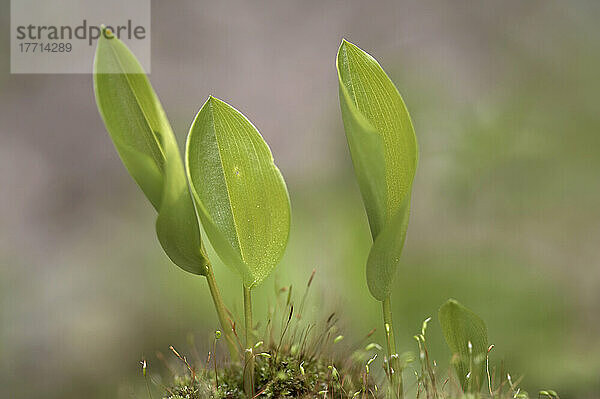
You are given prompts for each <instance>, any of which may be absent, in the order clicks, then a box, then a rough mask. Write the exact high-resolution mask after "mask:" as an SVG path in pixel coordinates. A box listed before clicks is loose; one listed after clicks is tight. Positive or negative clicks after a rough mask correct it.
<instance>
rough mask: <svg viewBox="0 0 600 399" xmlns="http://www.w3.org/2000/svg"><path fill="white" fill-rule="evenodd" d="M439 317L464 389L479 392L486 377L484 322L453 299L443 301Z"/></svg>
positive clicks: (485, 331)
mask: <svg viewBox="0 0 600 399" xmlns="http://www.w3.org/2000/svg"><path fill="white" fill-rule="evenodd" d="M438 317H439V319H440V324H441V326H442V331H443V333H444V338H445V339H446V343H447V344H448V347H449V348H450V350H451V351H452V354H453V356H454V357H455V359H454V360H455V361H454V367H455V370H456V374H458V379H459V381H460V385H461V386H462V388H463V391H465V392H479V390H480V389H481V387H482V386H483V383H484V381H485V379H484V378H485V361H486V356H487V350H488V345H487V329H486V327H485V323H484V322H483V320H481V318H479V316H477V315H476V314H475V313H473V312H472V311H470V310H469V309H467V308H465V307H464V306H463V305H461V304H460V303H458V302H457V301H456V300H454V299H449V300H448V301H447V302H446V303H445V304H444V305H442V307H441V308H440V311H439V314H438ZM467 376H469V377H468V378H467Z"/></svg>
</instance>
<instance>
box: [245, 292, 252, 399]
mask: <svg viewBox="0 0 600 399" xmlns="http://www.w3.org/2000/svg"><path fill="white" fill-rule="evenodd" d="M244 320H245V328H246V351H245V354H246V356H245V367H244V392H246V396H247V397H248V398H252V397H253V396H254V354H253V353H252V349H253V348H252V346H253V345H254V343H253V342H252V296H251V292H250V288H246V286H244Z"/></svg>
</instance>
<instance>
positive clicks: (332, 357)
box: [94, 28, 555, 399]
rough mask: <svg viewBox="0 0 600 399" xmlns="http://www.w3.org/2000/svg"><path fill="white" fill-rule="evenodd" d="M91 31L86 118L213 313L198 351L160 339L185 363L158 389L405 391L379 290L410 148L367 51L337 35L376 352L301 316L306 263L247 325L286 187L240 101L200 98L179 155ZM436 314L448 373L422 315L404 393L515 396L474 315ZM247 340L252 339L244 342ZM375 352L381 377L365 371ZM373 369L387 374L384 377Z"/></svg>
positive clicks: (137, 73) (385, 81)
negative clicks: (229, 278)
mask: <svg viewBox="0 0 600 399" xmlns="http://www.w3.org/2000/svg"><path fill="white" fill-rule="evenodd" d="M101 33H102V34H101V35H99V38H98V45H97V49H96V56H95V60H94V91H95V95H96V102H97V104H98V109H99V111H100V115H101V116H102V119H103V120H104V123H105V125H106V129H107V130H108V133H109V134H110V137H111V138H112V141H113V143H114V145H115V148H116V149H117V152H118V153H119V155H120V157H121V160H122V162H123V164H124V165H125V167H126V168H127V170H128V171H129V173H130V174H131V176H132V177H133V179H134V180H135V181H136V183H137V184H138V185H139V187H140V188H141V190H142V192H143V193H144V195H145V196H146V198H147V199H148V201H149V202H150V204H151V205H152V206H153V208H154V209H155V210H156V213H157V217H156V234H157V237H158V241H159V242H160V245H161V246H162V248H163V249H164V252H165V253H166V255H167V256H168V257H169V259H170V260H171V261H172V262H173V263H174V264H175V265H177V266H179V267H180V268H181V269H183V270H185V271H187V272H189V273H192V274H194V275H198V276H202V277H203V278H205V279H206V282H207V285H208V289H209V291H210V294H211V298H212V301H213V304H214V308H215V310H216V313H217V316H218V319H219V323H220V330H219V331H218V332H217V333H216V334H215V337H214V342H213V347H212V350H211V351H210V352H209V358H208V361H204V362H203V361H202V360H201V359H195V360H188V358H187V357H186V356H185V355H182V354H181V353H180V352H179V351H177V350H176V349H175V348H173V347H171V352H172V353H173V354H174V355H175V357H176V358H177V359H178V361H180V363H181V364H183V365H185V367H184V368H183V372H181V373H178V374H177V375H179V376H178V377H176V378H175V381H174V382H173V383H172V384H170V385H169V386H166V387H164V392H166V393H165V395H166V397H168V398H171V399H181V398H207V397H210V398H238V397H239V398H253V397H267V398H292V397H294V398H298V397H323V398H328V397H332V398H334V397H342V398H357V397H359V398H368V397H383V396H389V397H393V398H402V397H403V396H404V393H405V391H406V390H407V386H406V384H405V383H404V381H403V378H402V377H403V371H404V370H405V368H406V367H407V366H408V365H409V364H411V362H412V361H413V360H414V356H412V355H411V354H410V353H403V354H401V353H398V351H397V349H396V342H395V331H394V324H393V321H392V305H391V294H392V286H393V285H392V284H393V280H394V276H395V274H396V269H397V267H398V265H399V263H400V259H401V253H402V248H403V246H404V240H405V237H406V231H407V227H408V219H409V212H410V203H411V191H412V183H413V179H414V176H415V172H416V168H417V159H418V148H417V140H416V137H415V133H414V129H413V125H412V122H411V119H410V116H409V114H408V111H407V109H406V106H405V104H404V101H403V100H402V97H401V96H400V94H399V92H398V90H397V89H396V87H395V86H394V84H393V83H392V81H391V80H390V79H389V77H388V76H387V75H386V73H385V72H384V70H383V69H382V68H381V66H380V65H379V64H378V63H377V61H376V60H375V59H374V58H373V57H372V56H370V55H369V54H367V53H366V52H364V51H363V50H361V49H360V48H358V47H357V46H355V45H354V44H351V43H349V42H347V41H345V40H343V41H342V43H341V46H340V48H339V51H338V54H337V58H336V65H337V73H338V80H339V100H340V107H341V114H342V120H343V123H344V128H345V132H346V138H347V141H348V147H349V149H350V155H351V157H352V162H353V165H354V171H355V174H356V178H357V181H358V185H359V188H360V192H361V194H362V198H363V201H364V207H365V210H366V213H367V217H368V220H369V226H370V230H371V237H372V245H371V249H370V252H369V256H368V259H367V261H366V283H367V286H368V288H369V291H370V292H371V294H372V296H373V297H374V299H376V300H377V301H379V302H381V307H382V315H383V323H382V328H383V331H384V336H385V339H386V345H385V347H386V351H385V352H384V353H379V351H380V350H382V346H380V345H379V344H377V343H375V342H369V341H370V339H371V334H372V333H373V331H371V332H370V333H369V334H368V335H367V336H366V338H365V339H363V340H360V341H358V342H354V343H353V344H351V345H350V344H347V343H348V342H351V341H349V340H348V339H344V336H343V335H342V334H340V333H339V331H338V329H339V328H338V326H337V316H336V315H335V314H332V315H330V316H329V317H327V318H326V319H325V320H323V321H322V322H321V323H310V322H307V321H306V320H304V319H303V318H302V313H303V310H302V309H303V308H304V306H305V302H306V298H307V296H306V292H308V289H309V288H310V285H311V282H312V280H313V276H314V273H313V275H311V277H310V279H309V282H308V284H307V285H306V292H305V294H304V295H303V296H302V299H301V301H300V303H299V305H298V307H296V308H295V307H294V305H295V303H294V299H293V296H292V294H291V291H292V290H291V287H290V288H289V289H287V290H284V291H287V293H288V297H287V300H286V301H284V305H283V307H282V308H281V309H279V311H280V312H281V322H280V323H276V320H275V319H276V318H277V316H276V313H269V319H268V320H267V322H266V323H261V324H262V325H266V327H265V330H264V331H263V335H262V336H261V335H260V334H259V333H258V332H257V331H256V326H257V323H256V322H255V321H254V320H253V312H252V290H253V289H254V288H255V287H257V286H259V285H260V284H261V283H262V282H263V281H264V279H265V278H266V277H267V276H269V274H270V273H271V272H272V271H273V269H274V268H275V267H276V266H277V264H278V263H279V262H280V260H281V258H282V256H283V253H284V251H285V248H286V246H287V242H288V236H289V232H290V200H289V195H288V191H287V188H286V185H285V182H284V179H283V177H282V175H281V173H280V171H279V169H278V168H277V166H276V165H275V163H274V160H273V156H272V154H271V151H270V149H269V147H268V145H267V144H266V143H265V141H264V140H263V138H262V136H261V135H260V133H259V131H258V130H257V128H256V127H255V126H254V125H253V124H252V123H251V122H250V121H249V120H248V119H247V118H246V117H245V116H244V115H243V114H242V113H241V112H240V111H238V110H237V109H235V108H234V107H232V106H231V105H229V104H227V103H225V102H224V101H221V100H219V99H217V98H215V97H213V96H208V98H207V100H206V102H205V103H204V104H203V105H202V107H201V108H200V110H199V111H198V113H197V114H196V117H195V118H194V120H193V122H192V124H191V127H190V130H189V134H188V137H187V141H186V146H185V154H184V158H183V160H182V157H181V154H180V151H179V146H178V144H177V142H176V140H175V135H174V134H173V131H172V129H171V125H170V123H169V120H168V119H167V116H166V114H165V112H164V110H163V108H162V105H161V103H160V101H159V99H158V97H157V95H156V93H155V92H154V90H153V88H152V86H151V84H150V82H149V80H148V78H147V76H146V74H145V73H144V70H143V69H142V67H141V66H140V64H139V62H138V61H137V59H136V57H135V56H134V55H133V54H132V53H131V52H130V51H129V49H128V48H127V47H126V46H125V44H123V43H122V42H121V41H120V40H119V39H118V38H117V37H115V35H113V33H112V32H111V30H110V29H108V28H103V29H102V32H101ZM201 231H203V232H204V237H203V236H201ZM206 239H208V242H210V245H211V246H212V248H213V249H214V252H215V253H216V255H217V256H218V257H219V258H220V260H221V261H222V262H223V263H224V264H225V265H227V266H228V267H230V268H231V269H232V270H234V271H235V272H237V274H238V275H239V284H240V286H241V291H242V298H243V304H244V305H243V311H244V323H243V325H244V334H238V332H237V331H236V327H235V326H236V325H237V324H236V322H235V320H234V318H233V317H232V314H231V313H230V312H229V311H228V309H227V307H226V305H225V302H224V301H223V298H222V297H221V294H220V291H219V288H218V285H217V282H216V280H215V276H214V273H213V266H212V264H213V262H211V259H210V258H209V256H208V255H207V251H206V247H205V244H206ZM294 316H295V317H294ZM439 319H440V323H441V326H442V330H443V333H444V337H445V338H446V341H447V343H448V346H449V347H450V349H451V351H452V353H453V361H452V365H453V367H454V370H455V372H456V378H455V377H452V374H450V377H449V378H447V379H445V380H444V381H442V379H441V378H440V377H439V376H437V369H436V366H435V361H430V357H429V354H428V352H427V348H426V345H425V327H426V324H424V326H423V329H422V332H421V334H419V335H417V336H416V338H417V341H418V349H419V359H420V362H419V364H420V369H418V368H413V369H412V373H407V374H411V375H414V377H415V378H414V384H412V385H411V386H410V389H411V390H412V391H414V392H415V393H416V395H417V397H419V396H420V395H426V397H427V398H438V397H439V398H445V397H457V396H461V395H462V394H463V393H465V394H468V395H471V397H478V396H481V395H482V394H481V393H480V392H481V391H482V390H483V387H484V386H486V385H487V388H488V389H487V392H488V395H489V396H492V397H508V396H511V397H515V398H516V397H519V395H521V397H523V395H524V393H523V392H522V391H520V390H519V388H517V384H516V383H515V382H514V381H512V380H511V379H510V378H508V379H506V378H504V377H503V375H500V376H499V377H496V376H495V375H494V374H493V371H492V372H490V369H489V362H488V353H489V350H490V349H488V346H487V332H486V329H485V324H483V321H482V320H481V319H480V318H479V317H477V316H476V315H475V314H474V313H473V312H471V311H470V310H468V309H466V308H465V307H464V306H462V305H460V304H459V303H458V302H456V301H454V300H450V301H449V302H447V303H446V304H444V305H443V306H442V308H441V309H440V312H439ZM276 324H277V325H278V326H281V327H275V325H276ZM240 336H243V338H240ZM256 336H258V337H264V341H263V340H259V341H258V342H255V337H256ZM222 337H223V338H224V341H225V342H226V345H227V348H228V351H229V361H227V362H222V364H220V365H219V364H218V357H217V356H216V355H215V352H216V350H217V341H219V340H220V339H221V338H222ZM345 345H349V346H345ZM380 360H381V363H379V364H380V365H383V371H384V373H381V372H380V371H379V370H380V368H374V365H375V364H377V363H375V362H379V361H380ZM211 361H212V363H211ZM202 363H203V365H201V364H202ZM211 364H212V367H210V365H211ZM142 367H143V375H144V377H145V378H146V382H147V383H148V382H149V381H150V382H153V381H152V378H151V376H150V375H149V374H148V373H147V368H148V363H147V361H146V360H144V361H143V362H142ZM380 376H381V377H384V376H387V377H385V378H384V379H385V380H387V383H385V381H384V380H381V378H380ZM449 381H450V383H449ZM456 381H458V383H456ZM151 385H153V384H148V385H147V387H148V394H149V395H150V396H151V395H152V393H151V388H150V387H151ZM543 392H545V393H547V394H548V395H553V394H555V393H554V391H543Z"/></svg>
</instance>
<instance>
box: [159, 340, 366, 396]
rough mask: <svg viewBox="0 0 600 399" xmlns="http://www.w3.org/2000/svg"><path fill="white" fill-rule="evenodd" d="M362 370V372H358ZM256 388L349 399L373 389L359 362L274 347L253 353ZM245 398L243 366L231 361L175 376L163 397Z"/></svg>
mask: <svg viewBox="0 0 600 399" xmlns="http://www.w3.org/2000/svg"><path fill="white" fill-rule="evenodd" d="M361 369H362V370H363V371H361ZM255 385H256V386H255V389H254V391H255V392H256V397H258V398H309V397H310V398H312V397H316V396H319V395H321V396H323V395H325V394H326V395H327V397H330V396H333V397H336V398H352V397H353V396H354V395H355V393H356V392H360V391H364V392H375V391H376V388H375V384H374V383H373V382H372V380H370V379H369V378H366V375H365V373H364V368H362V367H359V365H358V364H356V365H350V364H348V363H347V362H346V363H344V364H342V363H341V362H336V361H332V360H330V359H325V358H304V357H303V356H301V355H293V354H291V353H289V352H288V353H279V354H278V356H276V353H275V350H270V351H268V352H262V353H260V354H259V355H257V356H256V365H255ZM201 398H202V399H205V398H212V399H222V398H223V399H225V398H227V399H245V398H246V396H245V394H244V383H243V365H242V364H239V363H235V364H230V365H228V366H226V367H224V368H222V369H220V370H217V374H215V371H214V370H211V371H208V370H206V371H205V372H203V373H202V374H201V375H199V374H194V375H192V374H191V373H189V374H186V375H185V376H183V377H176V378H175V381H174V385H173V386H172V387H170V388H168V393H167V395H166V396H165V399H201Z"/></svg>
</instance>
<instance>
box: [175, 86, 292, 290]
mask: <svg viewBox="0 0 600 399" xmlns="http://www.w3.org/2000/svg"><path fill="white" fill-rule="evenodd" d="M186 168H187V174H188V180H189V182H190V187H191V191H192V194H193V198H194V200H195V204H196V209H197V211H198V214H199V216H200V219H201V221H202V226H203V227H204V230H205V231H206V234H207V236H208V238H209V240H210V242H211V244H212V246H213V248H214V249H215V251H216V252H217V254H218V255H219V257H220V258H221V259H222V260H223V262H224V263H225V264H227V265H230V266H233V267H234V268H235V269H236V270H237V271H238V272H239V273H240V274H241V276H242V279H243V282H244V285H245V286H246V287H247V288H252V287H253V286H255V285H257V284H259V283H260V282H261V281H262V280H263V279H264V278H265V277H267V276H268V275H269V273H270V272H271V271H272V270H273V268H274V267H275V266H276V265H277V263H278V262H279V260H280V259H281V257H282V256H283V252H284V250H285V247H286V245H287V240H288V235H289V230H290V202H289V197H288V192H287V189H286V186H285V182H284V180H283V177H282V176H281V173H280V172H279V169H277V167H276V166H275V164H274V163H273V156H272V155H271V151H270V150H269V147H268V146H267V144H266V143H265V141H264V140H263V138H262V137H261V135H260V133H259V132H258V130H257V129H256V128H255V127H254V126H253V125H252V123H250V121H249V120H248V119H246V117H245V116H244V115H242V114H241V113H240V112H239V111H237V110H236V109H235V108H233V107H231V106H230V105H228V104H226V103H225V102H223V101H221V100H218V99H216V98H214V97H212V96H211V97H209V99H208V100H207V101H206V103H204V105H203V106H202V108H201V109H200V111H199V112H198V115H197V116H196V119H195V120H194V123H193V124H192V127H191V128H190V133H189V136H188V139H187V146H186Z"/></svg>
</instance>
